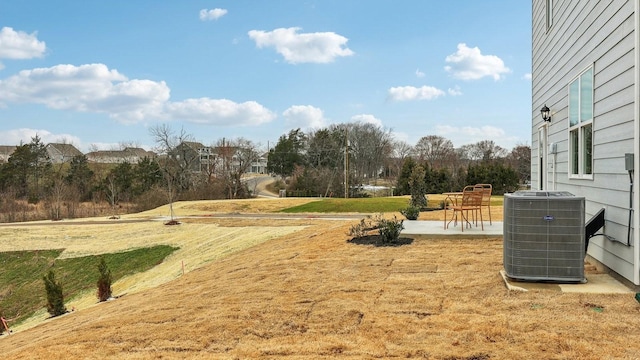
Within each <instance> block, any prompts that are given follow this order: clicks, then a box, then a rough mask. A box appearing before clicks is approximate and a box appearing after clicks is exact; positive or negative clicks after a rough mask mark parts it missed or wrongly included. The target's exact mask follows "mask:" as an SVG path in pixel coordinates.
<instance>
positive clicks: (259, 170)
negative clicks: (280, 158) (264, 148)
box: [249, 153, 269, 174]
mask: <svg viewBox="0 0 640 360" xmlns="http://www.w3.org/2000/svg"><path fill="white" fill-rule="evenodd" d="M268 158H269V153H264V154H262V155H260V157H258V158H257V159H256V160H255V161H253V162H252V163H251V168H250V170H249V173H252V174H266V173H267V160H268Z"/></svg>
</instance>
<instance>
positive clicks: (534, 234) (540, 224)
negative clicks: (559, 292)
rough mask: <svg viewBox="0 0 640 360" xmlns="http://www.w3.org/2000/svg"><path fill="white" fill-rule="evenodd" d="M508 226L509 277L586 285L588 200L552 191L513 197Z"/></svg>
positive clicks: (506, 202) (506, 259)
mask: <svg viewBox="0 0 640 360" xmlns="http://www.w3.org/2000/svg"><path fill="white" fill-rule="evenodd" d="M503 224H504V259H503V260H504V268H505V272H506V274H507V275H508V276H509V277H511V278H514V279H520V280H531V281H559V282H582V281H584V197H577V196H573V195H572V194H571V193H568V192H550V191H518V192H515V193H513V194H507V195H505V200H504V222H503Z"/></svg>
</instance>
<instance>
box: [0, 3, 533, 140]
mask: <svg viewBox="0 0 640 360" xmlns="http://www.w3.org/2000/svg"><path fill="white" fill-rule="evenodd" d="M531 116H532V109H531V3H530V2H528V1H514V0H483V1H478V0H452V1H435V0H404V1H383V0H348V1H345V0H270V1H262V0H251V1H250V0H246V1H242V0H233V1H231V0H228V1H200V0H190V1H178V0H154V1H151V0H136V1H125V0H112V1H70V0H58V1H42V0H40V1H33V0H20V1H15V0H0V145H18V144H20V143H21V142H22V143H28V142H29V141H31V138H32V137H34V136H35V135H38V136H39V137H40V138H41V139H42V141H43V142H44V143H49V142H66V143H72V144H74V145H75V146H76V147H78V148H79V149H80V150H81V151H83V152H87V151H90V150H95V149H104V150H113V149H118V148H120V147H122V146H125V145H135V146H139V147H144V148H146V149H148V150H152V149H153V148H154V146H155V144H154V140H153V137H152V136H151V129H152V128H154V127H157V126H164V125H166V126H168V127H169V128H171V129H173V130H174V131H175V132H179V131H184V132H185V133H187V134H189V135H191V136H193V138H194V140H196V141H199V142H201V143H203V144H205V145H213V144H215V143H216V142H218V141H219V140H221V139H223V138H226V139H237V138H244V139H247V140H251V141H252V142H254V143H255V144H257V145H259V146H260V147H261V148H263V149H264V150H268V147H273V146H274V145H275V143H276V142H277V141H278V138H279V137H280V136H282V135H286V134H288V133H289V131H291V130H293V129H297V128H300V129H302V130H303V131H305V132H310V131H313V130H316V129H320V128H324V127H327V126H330V125H332V124H340V123H349V122H357V121H359V122H365V123H373V124H375V125H377V126H380V127H381V128H382V129H384V130H385V131H390V132H391V133H392V135H393V138H394V139H395V140H399V141H405V142H407V143H408V144H410V145H415V144H416V143H417V141H418V140H419V139H420V138H421V137H423V136H428V135H438V136H442V137H444V138H447V139H449V140H451V141H452V142H453V145H454V146H455V147H460V146H462V145H467V144H473V143H476V142H478V141H482V140H492V141H494V142H495V143H496V144H497V145H499V146H501V147H503V148H505V149H507V150H511V149H512V148H513V147H514V146H517V145H530V142H531V141H530V139H531V125H530V124H531Z"/></svg>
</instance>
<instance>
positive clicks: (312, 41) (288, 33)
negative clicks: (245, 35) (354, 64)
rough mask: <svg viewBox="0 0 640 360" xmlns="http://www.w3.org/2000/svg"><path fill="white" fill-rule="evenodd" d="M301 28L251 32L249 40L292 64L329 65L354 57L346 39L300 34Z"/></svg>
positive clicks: (329, 35) (334, 36) (326, 33)
mask: <svg viewBox="0 0 640 360" xmlns="http://www.w3.org/2000/svg"><path fill="white" fill-rule="evenodd" d="M298 30H300V28H297V27H292V28H279V29H275V30H273V31H262V30H251V31H249V37H250V38H251V39H252V40H254V41H255V42H256V46H257V47H258V48H263V47H273V48H275V49H276V51H277V52H278V53H279V54H281V55H282V56H284V59H285V61H287V62H288V63H290V64H298V63H330V62H333V61H334V60H335V59H336V58H337V57H340V56H351V55H353V54H354V53H353V51H351V50H350V49H349V48H347V47H346V43H347V41H349V39H347V38H346V37H344V36H341V35H338V34H336V33H334V32H316V33H302V34H299V33H298Z"/></svg>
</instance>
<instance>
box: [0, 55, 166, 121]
mask: <svg viewBox="0 0 640 360" xmlns="http://www.w3.org/2000/svg"><path fill="white" fill-rule="evenodd" d="M168 99H169V88H168V87H167V85H166V84H165V83H164V82H163V81H162V82H156V81H151V80H128V79H127V77H126V76H124V75H122V74H120V73H119V72H118V71H117V70H109V69H108V68H107V66H106V65H103V64H88V65H81V66H74V65H56V66H53V67H50V68H37V69H33V70H23V71H21V72H19V73H18V74H17V75H13V76H11V77H9V78H7V79H5V80H0V102H5V103H6V102H17V103H37V104H43V105H45V106H47V107H49V108H52V109H58V110H74V111H82V112H99V113H107V114H109V115H110V116H111V117H113V118H115V119H118V120H120V121H122V122H136V121H141V120H144V119H145V118H147V117H149V116H151V117H153V116H158V114H160V112H161V110H162V105H163V104H164V103H165V102H166V101H167V100H168Z"/></svg>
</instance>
